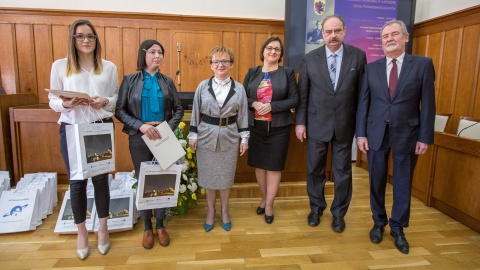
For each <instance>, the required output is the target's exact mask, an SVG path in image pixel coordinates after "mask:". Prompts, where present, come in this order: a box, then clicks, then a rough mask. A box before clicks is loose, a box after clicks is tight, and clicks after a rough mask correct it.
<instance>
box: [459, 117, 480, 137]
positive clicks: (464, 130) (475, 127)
mask: <svg viewBox="0 0 480 270" xmlns="http://www.w3.org/2000/svg"><path fill="white" fill-rule="evenodd" d="M457 135H458V136H459V137H465V138H470V139H474V140H480V118H472V117H467V116H460V122H458V129H457Z"/></svg>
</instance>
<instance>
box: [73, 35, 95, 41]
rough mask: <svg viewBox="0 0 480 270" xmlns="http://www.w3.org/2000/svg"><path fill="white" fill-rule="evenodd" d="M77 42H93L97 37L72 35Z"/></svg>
mask: <svg viewBox="0 0 480 270" xmlns="http://www.w3.org/2000/svg"><path fill="white" fill-rule="evenodd" d="M73 36H74V37H75V38H76V39H77V41H82V42H83V41H84V40H85V39H87V40H88V41H95V40H96V39H97V36H95V35H83V34H76V35H73Z"/></svg>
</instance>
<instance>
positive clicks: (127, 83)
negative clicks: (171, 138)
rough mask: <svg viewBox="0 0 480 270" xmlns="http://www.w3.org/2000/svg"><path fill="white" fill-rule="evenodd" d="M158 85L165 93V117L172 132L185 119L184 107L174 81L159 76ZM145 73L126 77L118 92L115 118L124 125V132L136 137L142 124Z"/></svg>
mask: <svg viewBox="0 0 480 270" xmlns="http://www.w3.org/2000/svg"><path fill="white" fill-rule="evenodd" d="M158 75H159V76H158V84H159V85H160V89H161V90H162V93H163V115H164V117H165V121H167V122H168V125H169V126H170V128H171V129H172V130H174V129H175V128H177V126H178V124H179V123H180V120H182V117H183V107H182V104H181V102H180V98H179V97H178V93H177V89H176V88H175V84H174V83H173V80H172V79H171V78H170V77H168V76H165V75H163V74H162V73H159V74H158ZM142 91H143V73H142V72H141V71H139V72H136V73H133V74H129V75H125V76H124V77H123V81H122V85H120V90H119V91H118V92H119V93H118V101H117V109H116V111H115V117H117V119H118V120H119V121H120V122H122V123H123V132H125V133H127V134H128V135H135V134H137V133H138V129H139V128H140V127H141V126H142V125H143V122H142Z"/></svg>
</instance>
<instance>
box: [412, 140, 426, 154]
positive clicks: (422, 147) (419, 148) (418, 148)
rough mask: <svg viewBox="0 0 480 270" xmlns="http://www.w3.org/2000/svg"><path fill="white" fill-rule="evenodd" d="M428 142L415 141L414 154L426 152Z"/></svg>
mask: <svg viewBox="0 0 480 270" xmlns="http://www.w3.org/2000/svg"><path fill="white" fill-rule="evenodd" d="M427 148H428V144H426V143H422V142H417V145H416V146H415V154H416V155H423V154H425V152H427Z"/></svg>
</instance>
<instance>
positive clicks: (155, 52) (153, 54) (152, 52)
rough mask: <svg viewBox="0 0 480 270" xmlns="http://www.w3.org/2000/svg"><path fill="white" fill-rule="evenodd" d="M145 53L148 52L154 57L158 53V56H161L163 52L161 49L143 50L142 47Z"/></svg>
mask: <svg viewBox="0 0 480 270" xmlns="http://www.w3.org/2000/svg"><path fill="white" fill-rule="evenodd" d="M143 50H144V51H145V52H146V53H147V54H150V55H151V56H153V57H155V55H157V54H158V55H160V56H163V52H162V51H158V52H157V51H155V50H148V51H147V50H145V49H143Z"/></svg>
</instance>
